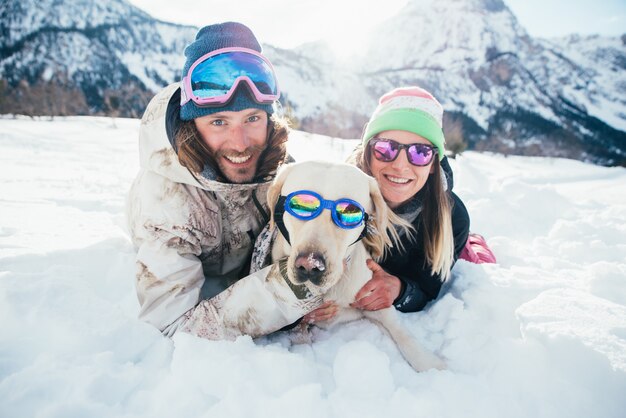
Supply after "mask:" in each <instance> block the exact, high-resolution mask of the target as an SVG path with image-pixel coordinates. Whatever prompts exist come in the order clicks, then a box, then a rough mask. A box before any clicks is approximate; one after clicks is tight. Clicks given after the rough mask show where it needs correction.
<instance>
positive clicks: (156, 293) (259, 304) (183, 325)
mask: <svg viewBox="0 0 626 418" xmlns="http://www.w3.org/2000/svg"><path fill="white" fill-rule="evenodd" d="M174 241H176V242H178V243H179V244H180V239H174V238H172V239H170V240H168V241H146V242H144V243H143V244H142V245H141V247H140V248H139V251H138V253H137V265H138V267H139V271H138V273H137V294H138V296H139V302H140V305H141V309H140V314H139V317H140V319H142V320H144V321H146V322H148V323H151V324H152V325H154V326H155V327H157V328H159V329H160V330H161V331H162V332H163V334H165V335H167V336H172V335H174V334H175V333H176V332H179V331H182V332H188V333H191V334H193V335H196V336H199V337H202V338H207V339H212V340H222V339H234V338H236V337H238V336H240V335H250V336H252V337H259V336H262V335H266V334H270V333H272V332H274V331H277V330H279V329H281V328H283V327H285V326H289V325H290V324H293V323H294V322H295V321H297V320H299V318H301V317H302V316H303V315H305V314H306V313H308V312H310V311H312V310H313V309H315V308H316V307H318V306H319V305H320V304H321V303H322V295H321V294H319V293H317V292H318V289H317V288H313V287H312V288H310V289H309V288H308V287H307V286H306V285H294V284H292V283H291V282H290V281H289V280H288V278H287V275H286V271H287V268H286V260H282V261H279V262H277V263H275V264H272V265H270V266H268V267H266V268H264V269H262V270H259V271H257V272H254V273H252V274H250V275H248V276H246V277H244V278H242V279H240V280H239V281H237V282H236V283H235V284H233V285H231V286H230V287H228V288H227V289H226V290H224V291H222V292H221V293H219V294H217V295H215V296H213V297H212V298H210V299H204V300H199V299H200V289H201V287H202V283H203V282H204V280H205V278H204V275H203V270H202V264H201V262H200V260H199V258H198V257H197V256H195V255H194V254H190V253H182V254H181V253H180V252H179V251H180V249H179V248H176V247H179V245H177V246H171V245H168V244H171V243H172V242H174ZM184 247H185V246H183V248H184Z"/></svg>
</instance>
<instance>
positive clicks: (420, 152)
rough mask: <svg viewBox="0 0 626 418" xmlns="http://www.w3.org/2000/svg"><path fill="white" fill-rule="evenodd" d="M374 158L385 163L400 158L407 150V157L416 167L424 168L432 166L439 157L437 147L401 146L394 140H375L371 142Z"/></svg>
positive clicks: (424, 145)
mask: <svg viewBox="0 0 626 418" xmlns="http://www.w3.org/2000/svg"><path fill="white" fill-rule="evenodd" d="M370 146H371V147H372V151H373V154H374V157H375V158H376V159H377V160H378V161H383V162H385V163H388V162H391V161H394V160H395V159H396V158H398V155H399V154H400V150H402V149H405V150H406V157H407V160H409V162H410V163H411V164H413V165H415V166H418V167H423V166H426V165H428V164H430V163H431V162H432V160H433V157H434V156H435V155H437V147H435V146H432V145H428V144H419V143H416V144H401V143H399V142H397V141H394V140H393V139H387V138H374V139H372V140H371V141H370Z"/></svg>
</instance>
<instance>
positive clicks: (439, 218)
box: [353, 145, 454, 281]
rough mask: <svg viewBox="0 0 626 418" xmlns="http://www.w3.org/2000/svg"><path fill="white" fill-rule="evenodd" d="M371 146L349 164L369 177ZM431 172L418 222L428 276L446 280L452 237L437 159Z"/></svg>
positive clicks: (358, 152) (361, 149) (451, 257)
mask: <svg viewBox="0 0 626 418" xmlns="http://www.w3.org/2000/svg"><path fill="white" fill-rule="evenodd" d="M370 149H371V147H369V145H366V146H365V147H362V146H360V147H359V148H358V149H357V150H356V152H355V154H354V159H353V161H354V162H355V163H356V165H357V166H358V167H359V168H360V169H361V170H363V171H364V172H365V173H367V174H369V175H370V176H371V175H372V170H371V161H372V152H371V151H370ZM432 164H433V172H432V173H431V174H430V175H429V176H428V180H427V181H426V184H424V192H423V200H422V211H421V222H420V224H419V228H422V231H423V237H424V241H423V243H422V244H423V246H424V252H425V259H426V261H427V262H428V264H430V265H431V274H440V275H441V278H442V280H444V281H445V280H447V279H448V277H449V276H450V270H451V269H452V264H453V262H454V235H453V230H452V200H451V198H450V194H449V193H448V192H447V191H446V190H445V189H444V186H443V179H442V178H441V164H440V163H439V158H438V156H435V158H434V160H433V163H432Z"/></svg>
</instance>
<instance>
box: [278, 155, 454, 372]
mask: <svg viewBox="0 0 626 418" xmlns="http://www.w3.org/2000/svg"><path fill="white" fill-rule="evenodd" d="M296 190H312V191H315V192H317V193H319V194H320V195H322V197H323V198H324V199H328V200H336V199H340V198H349V199H352V200H355V201H357V202H359V203H360V204H361V205H362V206H363V207H364V208H365V211H366V212H367V213H368V214H369V216H370V220H369V222H368V223H369V224H370V225H369V226H368V230H369V232H368V235H367V236H366V237H365V238H363V239H362V240H360V241H358V242H356V243H355V240H356V239H357V238H358V237H359V234H360V233H361V231H362V227H359V228H355V229H342V228H339V227H337V226H336V225H335V224H334V223H333V221H332V218H331V213H330V211H328V210H324V211H323V213H322V214H321V215H319V216H318V217H317V218H315V219H313V220H309V221H301V220H299V219H297V218H295V217H293V216H291V215H289V214H288V213H287V212H285V214H284V215H283V223H284V225H285V228H286V229H287V231H288V232H289V240H290V242H291V245H290V244H289V243H288V242H287V240H286V239H285V238H284V237H283V236H282V234H278V237H277V239H276V241H275V242H274V245H273V248H272V259H273V260H274V261H277V260H279V259H282V258H285V257H288V261H287V276H288V278H289V280H290V281H291V282H292V283H294V284H300V283H303V282H304V281H305V280H307V277H309V276H306V275H303V274H302V271H304V270H303V269H313V270H314V269H315V268H318V271H316V272H315V273H316V274H317V275H316V280H315V283H314V284H315V285H317V286H319V287H320V288H322V289H324V290H325V291H326V289H328V290H327V291H326V293H325V294H324V299H325V300H332V301H334V302H335V303H337V305H338V306H339V311H338V313H337V315H336V316H335V317H334V318H333V319H332V320H331V321H328V323H322V324H317V323H316V325H320V326H322V327H328V326H331V325H334V324H336V323H340V322H346V321H351V320H355V319H359V318H363V317H365V318H368V319H370V320H372V321H373V322H374V323H376V324H378V325H379V326H381V327H382V328H383V329H384V330H385V331H387V333H388V334H389V335H390V336H391V338H392V339H393V341H394V342H395V343H396V345H397V346H398V349H399V350H400V352H401V353H402V355H403V356H404V358H405V359H406V360H407V361H408V363H409V364H410V365H411V366H412V367H413V368H414V369H415V370H417V371H424V370H428V369H431V368H437V369H443V368H445V365H444V363H443V361H442V360H440V359H439V358H438V357H436V356H435V355H434V354H432V353H430V352H429V351H427V350H426V349H424V348H423V347H422V346H421V345H420V344H419V343H418V342H417V341H416V340H415V339H414V338H413V337H412V335H411V334H410V333H409V332H408V331H407V330H406V329H404V327H403V326H402V325H401V324H400V321H399V318H398V313H397V312H396V310H395V308H393V307H390V308H387V309H381V310H378V311H366V310H358V309H354V308H351V307H350V303H352V302H353V301H354V297H355V295H356V293H357V292H358V291H359V290H360V289H361V287H363V285H364V284H365V283H367V281H369V280H370V278H371V277H372V272H371V271H370V270H369V269H368V268H367V265H366V260H367V259H368V258H370V256H372V257H374V258H375V259H377V258H379V257H380V256H382V255H383V252H384V251H385V248H386V247H387V246H389V245H391V242H392V237H391V236H390V232H389V231H391V230H392V229H391V228H393V226H394V223H393V214H392V212H391V211H390V210H389V209H388V208H387V205H386V203H385V201H384V200H383V197H382V195H381V193H380V190H379V188H378V184H377V183H376V180H375V179H373V178H372V177H370V176H368V175H366V174H365V173H363V172H362V171H361V170H359V169H358V168H356V167H354V166H352V165H348V164H340V163H329V162H317V161H307V162H303V163H297V164H290V165H287V166H284V167H283V168H282V169H281V171H280V172H279V174H278V176H277V177H276V179H275V180H274V183H273V184H272V186H271V187H270V189H269V191H268V204H269V206H270V208H271V210H272V219H274V207H275V205H276V202H277V201H278V198H279V197H280V195H283V196H287V195H288V194H289V193H291V192H293V191H296ZM307 260H309V263H308V264H307ZM311 260H314V262H311ZM320 267H321V268H320ZM311 281H313V280H311Z"/></svg>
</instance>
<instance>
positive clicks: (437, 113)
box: [363, 86, 445, 160]
mask: <svg viewBox="0 0 626 418" xmlns="http://www.w3.org/2000/svg"><path fill="white" fill-rule="evenodd" d="M442 120H443V107H442V106H441V104H440V103H439V102H438V101H437V99H435V98H434V97H433V95H432V94H430V93H429V92H427V91H426V90H424V89H423V88H420V87H415V86H412V87H400V88H397V89H394V90H392V91H390V92H389V93H387V94H385V95H383V96H382V97H381V98H380V100H379V102H378V107H376V110H375V111H374V114H373V115H372V117H371V118H370V120H369V122H368V123H367V125H366V126H365V133H364V135H363V146H366V145H367V143H368V142H369V140H370V139H372V138H373V137H374V136H375V135H376V134H379V133H381V132H384V131H396V130H397V131H408V132H413V133H414V134H417V135H419V136H422V137H424V138H426V139H428V140H429V141H430V142H431V143H432V144H433V145H434V146H436V147H437V151H438V154H439V159H440V160H441V159H442V158H443V157H444V155H445V148H444V143H445V138H444V136H443V122H442Z"/></svg>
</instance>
